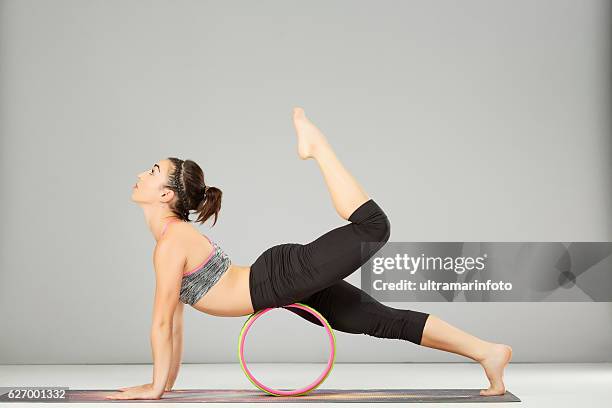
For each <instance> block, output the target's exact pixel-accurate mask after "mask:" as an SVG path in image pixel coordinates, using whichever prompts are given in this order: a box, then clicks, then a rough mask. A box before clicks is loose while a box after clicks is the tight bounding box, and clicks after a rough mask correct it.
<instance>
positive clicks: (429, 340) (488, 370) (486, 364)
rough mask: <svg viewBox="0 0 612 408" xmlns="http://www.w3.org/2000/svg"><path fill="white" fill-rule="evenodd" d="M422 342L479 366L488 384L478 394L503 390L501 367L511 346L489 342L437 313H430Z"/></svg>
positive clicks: (505, 362)
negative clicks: (440, 317)
mask: <svg viewBox="0 0 612 408" xmlns="http://www.w3.org/2000/svg"><path fill="white" fill-rule="evenodd" d="M421 345H422V346H426V347H430V348H435V349H438V350H443V351H450V352H451V353H455V354H460V355H462V356H465V357H468V358H471V359H472V360H475V361H477V362H479V363H480V365H482V368H483V369H484V370H485V374H486V375H487V378H488V379H489V382H490V383H491V385H490V386H489V388H488V389H487V390H481V391H480V395H500V394H503V393H504V392H505V391H506V388H505V386H504V380H503V377H504V368H505V367H506V365H508V363H509V362H510V359H511V358H512V347H510V346H508V345H507V344H500V343H490V342H488V341H485V340H482V339H479V338H478V337H475V336H473V335H471V334H469V333H466V332H464V331H463V330H460V329H458V328H456V327H454V326H452V325H450V324H449V323H447V322H445V321H444V320H442V319H439V318H438V317H436V316H433V315H431V316H429V319H427V324H426V325H425V330H424V331H423V338H422V340H421Z"/></svg>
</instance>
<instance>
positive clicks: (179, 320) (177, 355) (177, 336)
mask: <svg viewBox="0 0 612 408" xmlns="http://www.w3.org/2000/svg"><path fill="white" fill-rule="evenodd" d="M183 310H184V305H183V303H181V302H179V303H178V305H177V306H176V309H175V310H174V318H173V319H172V362H171V363H170V374H169V375H168V381H166V391H171V390H172V387H174V383H175V382H176V377H178V373H179V369H180V368H181V360H182V358H183Z"/></svg>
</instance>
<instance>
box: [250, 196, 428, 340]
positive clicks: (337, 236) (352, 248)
mask: <svg viewBox="0 0 612 408" xmlns="http://www.w3.org/2000/svg"><path fill="white" fill-rule="evenodd" d="M349 221H350V224H347V225H343V226H341V227H338V228H335V229H333V230H331V231H329V232H327V233H325V234H323V235H322V236H320V237H319V238H317V239H316V240H314V241H312V242H310V243H308V244H305V245H304V244H297V243H290V244H280V245H276V246H273V247H271V248H269V249H267V250H265V251H264V252H263V253H262V254H261V255H260V256H259V257H258V258H257V259H256V260H255V262H254V263H253V265H251V273H250V276H249V286H250V292H251V301H252V303H253V308H254V309H255V311H258V310H262V309H265V308H268V307H281V306H285V305H289V304H291V303H295V302H300V303H304V304H306V305H308V306H311V307H313V308H315V309H316V310H317V311H318V312H319V313H321V314H322V315H323V316H324V317H325V319H327V321H328V323H329V324H330V326H331V327H332V328H333V329H334V330H339V331H342V332H346V333H356V334H367V335H370V336H374V337H381V338H388V339H404V340H408V341H410V342H412V343H415V344H419V345H420V344H421V337H422V335H423V329H424V327H425V322H426V321H427V317H428V316H429V314H428V313H423V312H419V311H414V310H403V309H395V308H392V307H389V306H385V305H383V304H382V303H380V302H378V301H377V300H376V299H374V298H373V297H371V296H370V295H368V294H367V293H366V292H364V291H362V290H361V289H359V288H357V287H355V286H353V285H351V284H350V283H348V282H346V281H345V280H343V279H344V278H345V277H347V276H348V275H350V274H351V273H353V272H354V271H355V270H357V269H359V268H360V267H361V265H363V264H364V263H365V262H366V261H367V260H368V259H370V258H371V257H372V256H373V255H374V254H375V253H376V252H377V251H378V250H379V249H380V248H382V246H383V245H384V244H385V243H386V242H387V241H388V240H389V235H390V224H389V219H388V218H387V215H386V214H385V213H384V212H383V210H382V209H381V208H380V207H379V206H378V204H376V202H375V201H374V200H373V199H369V200H368V201H366V202H365V203H363V204H362V205H360V206H359V207H358V208H357V209H356V210H355V211H354V212H353V213H352V214H351V216H350V217H349ZM361 242H377V243H378V244H375V245H368V246H366V247H367V248H368V252H367V253H364V254H362V249H361ZM288 310H290V311H291V312H293V313H296V314H297V315H299V316H300V317H303V318H304V319H306V320H308V321H310V322H312V323H314V324H318V325H319V326H320V325H321V323H320V322H319V321H318V320H317V319H316V318H314V317H313V316H311V315H310V314H309V313H307V312H304V311H302V310H298V309H293V308H289V309H288Z"/></svg>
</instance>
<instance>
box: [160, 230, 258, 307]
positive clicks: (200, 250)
mask: <svg viewBox="0 0 612 408" xmlns="http://www.w3.org/2000/svg"><path fill="white" fill-rule="evenodd" d="M171 225H172V226H178V227H179V228H175V229H174V231H170V233H169V234H166V235H170V234H172V233H175V234H176V235H175V236H176V237H178V239H180V240H181V242H182V245H184V246H185V249H186V252H187V258H188V261H187V262H186V264H185V270H184V271H183V273H185V272H187V271H191V270H193V268H195V267H196V266H197V265H200V264H201V262H202V261H203V259H202V258H203V256H202V254H210V251H212V249H213V248H212V245H211V243H210V242H209V240H208V239H207V238H206V237H205V235H204V234H201V233H200V232H199V231H198V230H196V229H195V228H193V227H192V226H191V225H188V224H186V223H184V224H183V223H177V224H171ZM250 273H251V267H250V266H241V265H235V264H230V266H229V268H228V269H227V271H225V272H224V273H223V275H221V277H220V278H219V280H218V281H217V282H216V283H215V284H214V285H213V287H212V288H210V290H209V291H208V292H206V294H205V295H204V296H202V298H200V299H199V300H198V301H197V302H196V303H195V304H194V305H193V307H194V308H195V309H197V310H199V311H201V312H204V313H208V314H211V315H215V316H245V315H248V314H251V313H253V305H252V304H251V292H250V290H249V275H250Z"/></svg>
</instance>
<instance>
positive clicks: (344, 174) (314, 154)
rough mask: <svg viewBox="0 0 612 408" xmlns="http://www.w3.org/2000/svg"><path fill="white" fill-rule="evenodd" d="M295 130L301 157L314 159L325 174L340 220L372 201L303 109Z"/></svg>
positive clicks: (295, 111)
mask: <svg viewBox="0 0 612 408" xmlns="http://www.w3.org/2000/svg"><path fill="white" fill-rule="evenodd" d="M293 126H294V127H295V131H296V133H297V137H298V155H299V156H300V158H302V159H303V160H306V159H309V158H314V159H315V160H316V161H317V164H318V165H319V168H320V169H321V172H322V173H323V177H324V179H325V183H326V184H327V189H328V190H329V193H330V194H331V197H332V201H333V203H334V207H335V208H336V212H337V213H338V215H340V217H342V218H344V219H345V220H348V218H349V216H350V215H351V214H352V213H353V211H355V209H357V208H358V207H359V206H360V205H361V204H363V203H365V202H366V201H368V199H369V197H368V195H367V194H366V193H365V191H363V189H362V188H361V186H360V185H359V183H357V181H356V180H355V179H354V178H353V176H352V175H351V173H349V172H348V171H347V170H346V168H344V166H343V165H342V163H341V162H340V160H338V157H336V153H335V152H334V150H333V149H332V147H331V146H330V144H329V142H328V141H327V138H326V137H325V135H323V133H322V132H321V131H320V130H319V129H318V128H317V127H316V126H315V125H314V124H313V123H312V122H311V121H310V120H308V118H307V117H306V115H305V114H304V110H303V109H302V108H294V109H293Z"/></svg>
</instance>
